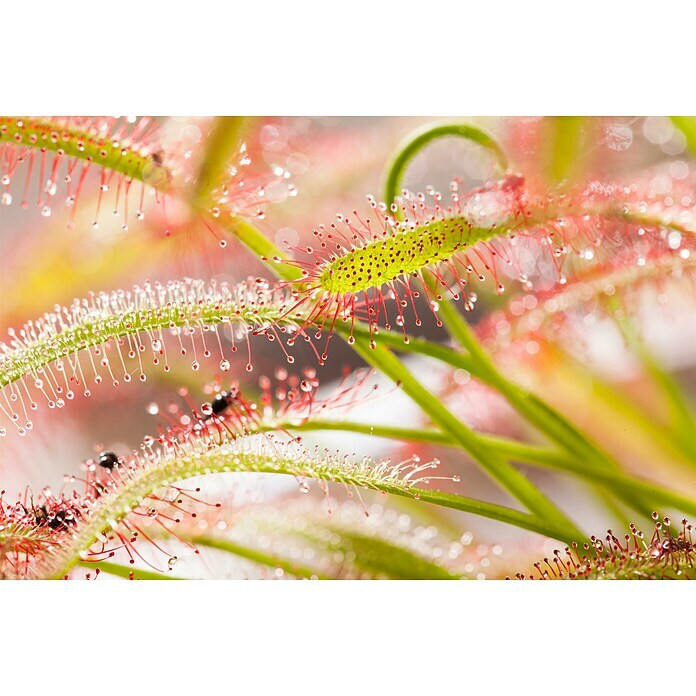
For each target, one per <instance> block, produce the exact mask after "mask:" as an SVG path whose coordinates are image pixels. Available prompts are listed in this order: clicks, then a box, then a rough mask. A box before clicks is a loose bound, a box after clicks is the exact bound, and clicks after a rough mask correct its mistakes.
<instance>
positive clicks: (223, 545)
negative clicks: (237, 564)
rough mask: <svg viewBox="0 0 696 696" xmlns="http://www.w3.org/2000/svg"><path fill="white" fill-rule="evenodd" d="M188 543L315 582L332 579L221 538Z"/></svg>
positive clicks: (194, 538)
mask: <svg viewBox="0 0 696 696" xmlns="http://www.w3.org/2000/svg"><path fill="white" fill-rule="evenodd" d="M187 541H190V542H191V543H192V544H195V545H196V546H207V547H208V548H211V549H218V550H219V551H226V552H227V553H232V554H234V555H235V556H239V557H240V558H246V559H247V560H249V561H253V562H254V563H258V564H259V565H263V566H267V567H269V568H281V569H282V570H283V571H284V572H286V573H289V574H290V575H294V576H295V577H298V578H306V579H314V580H330V579H331V578H330V577H329V576H327V575H322V574H321V573H318V572H317V571H316V570H313V569H312V568H308V567H306V566H302V565H299V564H297V563H294V562H293V561H286V560H285V559H283V558H280V557H279V556H273V555H271V554H267V553H263V552H262V551H257V550H256V549H250V548H248V547H246V546H242V545H241V544H235V543H234V542H233V541H230V540H228V539H222V538H220V537H215V536H211V535H201V536H191V537H188V538H187Z"/></svg>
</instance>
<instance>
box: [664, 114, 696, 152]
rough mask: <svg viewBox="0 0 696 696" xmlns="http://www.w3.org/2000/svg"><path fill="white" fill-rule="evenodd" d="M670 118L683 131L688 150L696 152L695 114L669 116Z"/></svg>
mask: <svg viewBox="0 0 696 696" xmlns="http://www.w3.org/2000/svg"><path fill="white" fill-rule="evenodd" d="M670 119H671V121H672V123H673V124H674V125H675V126H676V127H677V128H678V129H679V130H680V131H681V132H682V133H683V135H684V138H685V139H686V145H687V147H688V148H689V150H691V152H692V153H694V154H696V116H670Z"/></svg>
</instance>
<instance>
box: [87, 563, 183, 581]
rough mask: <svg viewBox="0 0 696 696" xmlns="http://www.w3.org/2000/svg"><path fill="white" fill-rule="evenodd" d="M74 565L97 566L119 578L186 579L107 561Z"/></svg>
mask: <svg viewBox="0 0 696 696" xmlns="http://www.w3.org/2000/svg"><path fill="white" fill-rule="evenodd" d="M75 565H77V566H80V567H81V568H89V569H90V570H96V569H97V568H98V569H99V571H100V572H102V573H108V574H109V575H116V576H118V577H119V578H131V577H132V579H133V580H186V578H180V577H176V576H174V575H167V574H166V573H155V572H153V571H151V570H143V569H142V568H133V567H132V566H123V565H120V564H118V563H109V562H108V561H99V562H90V561H78V562H77V563H76V564H75Z"/></svg>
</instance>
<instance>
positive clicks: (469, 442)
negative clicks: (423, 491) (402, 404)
mask: <svg viewBox="0 0 696 696" xmlns="http://www.w3.org/2000/svg"><path fill="white" fill-rule="evenodd" d="M353 348H354V349H355V350H356V352H357V353H358V354H359V355H361V356H362V357H363V358H364V359H365V360H366V361H367V362H368V363H370V364H372V365H373V366H374V367H376V368H378V369H379V370H381V371H382V372H383V373H384V374H385V375H387V376H388V377H389V378H390V379H392V380H393V381H394V382H396V383H397V384H400V386H401V388H402V389H403V391H404V392H405V393H406V394H408V395H409V396H410V397H411V398H412V399H413V401H414V402H415V403H417V404H418V405H419V406H420V407H421V408H422V409H423V411H424V412H425V413H427V414H428V416H429V417H430V418H431V419H432V420H433V421H434V422H436V423H437V424H438V425H439V426H440V427H441V428H442V429H443V430H444V431H445V432H447V433H449V434H450V435H451V436H452V437H453V439H454V440H455V441H456V442H458V443H459V444H460V445H461V446H462V447H463V448H464V449H465V450H466V451H467V452H469V454H470V455H471V456H472V457H473V458H474V459H475V460H476V461H478V462H479V464H481V466H482V467H483V468H484V469H485V470H486V471H487V472H488V474H489V475H490V476H491V477H492V478H493V479H494V480H496V481H497V482H498V483H499V484H500V485H501V486H503V487H504V488H505V489H506V490H507V491H508V492H509V493H510V494H511V495H513V496H514V497H515V498H517V500H519V501H520V502H521V503H523V504H524V505H525V506H526V507H527V508H528V509H529V510H530V511H531V512H533V513H535V514H536V515H538V516H539V517H542V518H544V519H548V520H549V521H552V522H553V523H554V524H556V525H558V526H559V527H565V528H566V529H568V530H570V534H571V536H575V537H581V536H582V533H581V532H580V531H579V530H578V529H577V528H576V527H575V526H574V525H573V523H572V522H571V521H570V520H569V519H568V518H567V517H565V515H563V513H562V512H561V511H560V510H558V508H557V507H556V506H555V505H554V504H553V503H552V502H551V501H550V500H548V498H546V497H545V496H544V495H543V494H542V493H541V492H540V491H539V490H538V489H537V487H536V486H535V485H534V484H533V483H531V482H530V481H529V480H528V479H527V478H526V477H525V476H524V475H523V474H521V473H520V472H519V471H517V469H515V468H514V467H513V466H511V465H510V464H509V463H508V462H507V461H506V460H504V459H503V458H502V457H500V456H499V455H497V454H496V453H495V452H494V451H493V450H491V449H489V448H487V447H486V446H485V445H484V444H482V443H481V442H480V441H479V439H478V437H477V436H476V434H475V433H474V432H473V431H471V430H470V429H469V428H468V427H467V426H466V425H464V424H463V423H462V422H461V421H460V420H459V419H458V418H456V417H455V416H454V415H453V414H452V413H450V411H448V410H447V409H446V408H445V407H444V406H443V405H442V402H441V401H440V400H439V399H438V398H437V397H435V396H433V394H431V393H430V392H429V391H428V390H427V389H426V388H425V387H424V386H423V385H422V384H421V383H420V382H418V380H416V379H415V378H414V377H413V376H412V375H411V373H410V372H409V371H408V370H407V369H406V368H405V367H404V365H403V364H402V363H401V362H400V361H399V360H398V359H397V358H396V357H395V356H394V354H393V353H392V352H391V351H390V350H388V349H387V348H385V347H384V346H382V345H379V344H378V345H377V346H376V347H375V348H374V349H372V348H370V347H369V342H366V341H365V339H364V338H362V337H360V338H356V340H355V343H354V344H353Z"/></svg>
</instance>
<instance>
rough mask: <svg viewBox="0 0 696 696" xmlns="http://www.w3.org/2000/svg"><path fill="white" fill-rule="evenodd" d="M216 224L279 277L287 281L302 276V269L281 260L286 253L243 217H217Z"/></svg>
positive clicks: (284, 257)
mask: <svg viewBox="0 0 696 696" xmlns="http://www.w3.org/2000/svg"><path fill="white" fill-rule="evenodd" d="M218 224H219V225H220V227H221V228H222V229H224V230H226V231H227V232H229V233H230V234H231V235H232V236H234V237H236V238H237V239H238V240H239V241H240V242H242V244H244V245H245V246H246V247H247V248H248V249H250V250H251V251H253V252H254V254H256V256H257V257H259V258H260V259H261V260H262V261H263V262H264V263H265V264H266V266H268V268H269V269H270V270H271V271H273V273H274V274H275V275H277V276H278V277H279V278H282V279H283V280H287V281H296V280H300V279H301V278H302V271H300V269H299V268H297V267H296V266H293V265H291V264H289V263H284V262H283V261H284V260H285V259H287V258H288V257H287V254H285V253H284V252H283V251H282V250H281V249H279V248H278V247H277V246H276V245H275V244H274V243H273V242H272V241H271V240H270V239H268V237H266V235H265V234H263V233H262V232H261V231H260V230H258V229H257V228H256V227H254V225H252V224H251V223H250V222H248V221H247V220H245V219H244V218H242V217H238V216H237V217H230V218H229V219H227V220H224V219H222V218H218Z"/></svg>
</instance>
